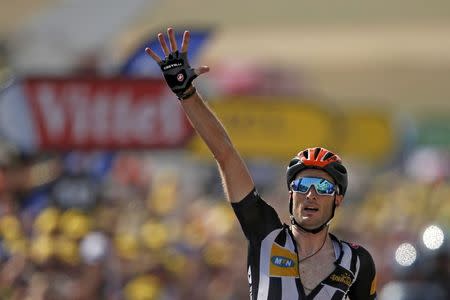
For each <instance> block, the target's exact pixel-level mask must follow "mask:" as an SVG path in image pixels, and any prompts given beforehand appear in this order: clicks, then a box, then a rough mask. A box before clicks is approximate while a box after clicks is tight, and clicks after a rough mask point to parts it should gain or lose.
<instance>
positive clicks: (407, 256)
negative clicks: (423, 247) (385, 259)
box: [395, 243, 417, 267]
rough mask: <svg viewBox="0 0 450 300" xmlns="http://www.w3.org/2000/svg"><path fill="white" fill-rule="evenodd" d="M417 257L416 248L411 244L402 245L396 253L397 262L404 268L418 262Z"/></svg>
mask: <svg viewBox="0 0 450 300" xmlns="http://www.w3.org/2000/svg"><path fill="white" fill-rule="evenodd" d="M416 257H417V252H416V248H414V246H413V245H411V244H410V243H403V244H401V245H400V246H398V248H397V251H395V261H396V262H397V263H398V264H399V265H401V266H403V267H407V266H410V265H412V264H413V263H414V262H415V261H416Z"/></svg>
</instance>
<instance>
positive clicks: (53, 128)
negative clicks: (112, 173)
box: [24, 78, 193, 149]
mask: <svg viewBox="0 0 450 300" xmlns="http://www.w3.org/2000/svg"><path fill="white" fill-rule="evenodd" d="M24 90H25V98H26V100H27V103H28V104H29V105H30V107H31V114H32V116H31V118H32V120H33V122H32V123H33V124H34V127H35V128H34V129H35V132H36V133H37V134H38V136H39V137H38V141H37V142H38V147H39V148H41V149H73V148H77V149H92V148H103V149H105V148H106V149H112V148H114V149H115V148H150V147H151V148H155V147H156V148H167V147H176V146H181V145H182V144H184V143H185V142H186V140H187V139H188V138H189V137H190V136H191V135H192V132H193V130H192V127H191V126H190V125H189V122H188V120H187V118H186V117H185V115H184V113H183V111H182V108H181V106H180V105H179V103H178V100H177V99H176V98H175V96H174V95H173V94H172V93H171V92H170V90H168V88H167V87H166V85H165V83H164V82H162V81H151V80H144V79H126V78H114V79H100V78H88V79H81V78H80V79H45V78H38V79H28V80H26V81H25V82H24Z"/></svg>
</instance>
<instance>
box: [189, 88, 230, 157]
mask: <svg viewBox="0 0 450 300" xmlns="http://www.w3.org/2000/svg"><path fill="white" fill-rule="evenodd" d="M181 103H182V106H183V109H184V111H185V113H186V116H187V117H188V119H189V121H190V122H191V124H192V126H193V127H194V129H195V131H196V132H197V133H198V134H199V135H200V137H201V138H202V140H203V141H204V142H205V143H206V145H207V146H208V148H209V150H210V151H211V152H212V154H213V155H214V158H215V159H216V160H217V161H218V162H219V164H221V163H222V162H224V160H226V157H227V156H228V155H229V154H230V152H232V151H234V147H233V145H232V142H231V140H230V138H229V136H228V134H227V132H226V130H225V128H224V127H223V125H222V123H221V122H220V121H219V119H218V118H217V117H216V115H215V114H214V112H212V111H211V109H210V108H209V107H208V105H207V104H206V103H205V102H204V101H203V99H202V97H201V96H200V95H199V94H198V93H195V94H194V95H193V96H192V97H190V98H189V99H186V100H183V101H181Z"/></svg>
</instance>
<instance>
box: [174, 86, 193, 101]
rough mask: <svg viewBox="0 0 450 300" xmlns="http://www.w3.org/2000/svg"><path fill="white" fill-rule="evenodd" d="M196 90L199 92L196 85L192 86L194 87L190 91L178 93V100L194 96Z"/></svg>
mask: <svg viewBox="0 0 450 300" xmlns="http://www.w3.org/2000/svg"><path fill="white" fill-rule="evenodd" d="M196 92H197V89H196V88H195V86H192V89H191V90H190V91H189V90H188V91H186V92H184V93H183V94H181V95H177V97H178V100H180V101H183V100H186V99H187V98H190V97H192V96H193V95H194V94H195V93H196Z"/></svg>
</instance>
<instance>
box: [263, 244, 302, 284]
mask: <svg viewBox="0 0 450 300" xmlns="http://www.w3.org/2000/svg"><path fill="white" fill-rule="evenodd" d="M269 275H270V276H274V277H283V276H288V277H299V274H298V262H297V254H295V253H294V252H291V251H289V250H288V249H286V248H283V247H281V246H280V245H278V244H277V243H273V244H272V249H271V253H270V269H269Z"/></svg>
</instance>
